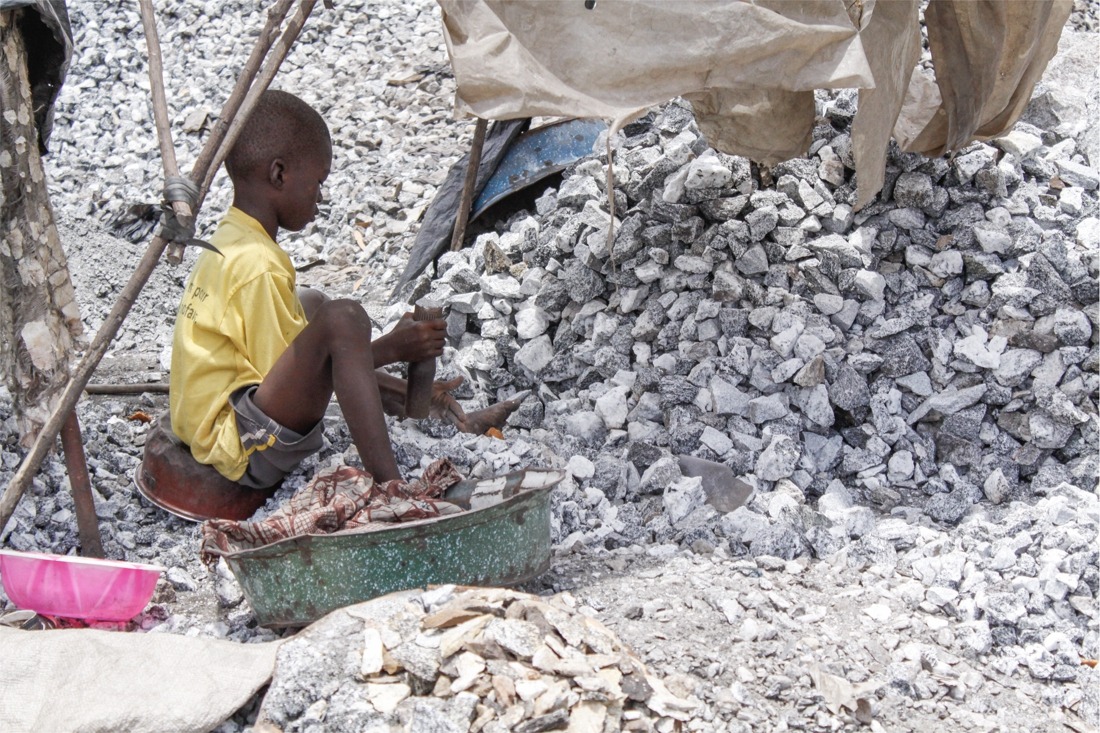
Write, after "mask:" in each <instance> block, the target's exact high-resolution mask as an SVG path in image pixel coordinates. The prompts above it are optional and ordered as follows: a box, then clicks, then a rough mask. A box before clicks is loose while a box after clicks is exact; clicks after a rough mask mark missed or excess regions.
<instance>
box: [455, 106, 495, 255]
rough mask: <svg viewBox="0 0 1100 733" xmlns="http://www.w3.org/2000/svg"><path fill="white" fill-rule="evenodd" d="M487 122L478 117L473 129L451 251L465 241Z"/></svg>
mask: <svg viewBox="0 0 1100 733" xmlns="http://www.w3.org/2000/svg"><path fill="white" fill-rule="evenodd" d="M488 124H489V123H488V122H486V121H485V120H484V119H482V118H480V117H478V118H477V125H476V126H475V127H474V142H473V144H472V145H471V146H470V163H469V165H467V166H466V182H465V183H464V184H463V185H462V200H461V201H459V202H458V218H457V219H456V220H455V229H454V232H453V233H452V234H451V251H452V252H457V251H458V250H460V249H462V241H463V240H464V239H466V223H467V222H468V221H469V220H470V207H471V206H473V203H474V186H476V185H477V169H478V168H480V167H481V150H482V148H484V147H485V129H486V127H488Z"/></svg>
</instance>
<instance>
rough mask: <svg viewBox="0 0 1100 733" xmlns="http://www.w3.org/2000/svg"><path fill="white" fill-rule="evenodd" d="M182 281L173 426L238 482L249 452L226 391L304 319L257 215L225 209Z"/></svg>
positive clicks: (199, 455) (245, 380) (285, 263)
mask: <svg viewBox="0 0 1100 733" xmlns="http://www.w3.org/2000/svg"><path fill="white" fill-rule="evenodd" d="M210 243H211V244H212V245H214V246H215V247H217V248H218V250H219V251H221V253H222V256H219V255H217V254H215V253H213V252H209V251H206V250H204V251H203V252H202V254H200V255H199V258H198V261H197V262H196V263H195V269H194V270H193V271H192V273H191V277H190V278H189V279H188V281H187V288H186V290H184V293H183V298H182V299H181V302H180V307H179V312H178V313H177V314H176V327H175V333H174V335H173V338H172V372H171V380H170V387H169V393H170V394H169V405H170V409H171V414H172V428H173V430H175V433H176V435H178V436H179V437H180V440H182V441H183V442H184V443H187V444H188V445H189V446H191V454H192V455H193V456H194V457H195V459H196V460H198V461H199V462H200V463H207V464H210V465H213V466H214V467H215V468H217V469H218V471H219V472H220V473H221V474H222V475H223V476H225V477H227V478H230V479H233V480H237V479H239V478H240V477H241V476H242V475H243V474H244V472H245V469H246V468H247V466H248V456H247V455H246V454H245V450H244V448H243V446H242V445H241V439H240V435H239V434H238V432H237V420H236V417H235V416H234V414H233V408H232V407H231V406H230V405H229V395H230V394H232V393H233V391H234V390H236V389H237V388H238V387H242V386H244V385H248V384H259V383H260V382H262V381H263V378H264V376H265V375H266V374H267V373H268V372H269V371H270V370H271V367H272V366H274V365H275V362H276V360H278V358H279V356H280V355H282V353H283V352H284V351H285V350H286V348H287V346H288V345H289V344H290V342H291V341H293V340H294V338H295V337H296V336H297V335H298V334H299V333H300V332H301V330H302V329H303V328H305V325H306V316H305V312H304V311H303V310H302V303H301V301H300V300H299V299H298V294H297V292H296V290H295V284H296V276H295V273H294V266H293V265H292V264H291V262H290V257H288V256H287V254H286V252H284V251H283V250H282V249H281V248H280V247H279V245H277V244H276V243H275V240H273V239H272V238H271V237H269V236H268V234H267V232H266V231H264V228H263V227H262V226H261V225H260V223H259V222H258V221H256V220H255V219H253V218H252V217H251V216H248V215H247V214H245V213H244V212H243V211H241V210H240V209H236V208H230V209H229V212H228V213H227V214H226V215H225V218H224V219H222V221H221V223H220V224H219V225H218V230H217V232H215V233H214V236H213V237H212V238H211V239H210Z"/></svg>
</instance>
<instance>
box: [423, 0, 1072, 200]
mask: <svg viewBox="0 0 1100 733" xmlns="http://www.w3.org/2000/svg"><path fill="white" fill-rule="evenodd" d="M438 2H439V5H440V7H441V9H442V13H443V28H444V36H445V38H446V41H447V47H448V50H449V53H450V57H451V64H452V67H453V68H454V72H455V78H456V80H457V86H458V89H457V94H456V100H455V107H456V112H457V113H459V114H472V115H476V116H478V117H483V118H487V119H513V118H517V117H534V116H553V117H558V116H560V117H594V118H602V119H607V120H610V121H611V122H612V123H613V125H615V126H616V127H618V126H621V125H623V124H625V123H626V122H628V121H629V120H631V119H633V118H635V117H637V116H638V115H640V114H641V113H642V112H643V111H644V110H645V109H647V108H648V107H651V106H653V105H657V104H661V103H663V102H666V101H668V100H669V99H672V98H674V97H678V96H679V97H684V98H686V99H688V100H690V101H691V103H692V105H693V107H694V108H695V111H696V118H697V121H698V123H699V127H700V130H701V131H702V132H703V133H704V135H706V137H707V140H708V142H710V144H711V145H712V146H713V147H715V148H717V149H719V150H722V151H724V152H727V153H731V154H737V155H744V156H746V157H749V158H752V159H754V160H757V161H759V162H761V163H765V164H774V163H776V162H779V161H781V160H785V159H787V158H791V157H795V156H797V155H801V154H803V153H805V152H806V150H807V148H808V146H809V143H810V135H811V132H812V129H813V125H814V119H815V110H814V96H813V91H814V90H815V89H839V88H858V89H860V90H861V92H860V96H859V106H858V108H857V113H856V120H855V122H854V123H853V130H852V136H853V149H854V153H855V159H856V172H857V181H858V187H859V189H858V194H859V204H860V205H862V204H864V203H866V202H867V201H869V200H870V199H871V198H872V197H873V196H874V194H875V193H877V191H878V190H879V189H880V188H881V186H882V179H883V170H884V166H885V159H886V147H887V143H888V141H889V139H890V137H891V135H894V136H896V137H897V138H898V141H899V143H900V144H902V146H903V147H904V148H905V149H907V150H912V151H917V152H922V153H926V154H930V155H939V154H941V153H943V152H944V151H945V150H954V149H958V148H960V147H962V146H964V145H966V144H967V143H969V142H970V141H972V140H975V139H989V138H992V137H996V136H999V135H1001V134H1003V133H1004V132H1006V131H1007V130H1008V129H1010V128H1011V126H1012V124H1013V123H1014V122H1015V121H1016V119H1017V117H1018V116H1019V115H1020V113H1021V112H1022V111H1023V108H1024V106H1025V105H1026V103H1027V101H1028V99H1029V98H1030V95H1031V90H1032V88H1033V87H1034V85H1035V83H1036V82H1037V81H1038V80H1039V77H1040V76H1041V74H1042V71H1043V69H1044V68H1045V67H1046V64H1047V62H1048V61H1049V60H1050V58H1051V56H1053V54H1054V52H1055V50H1056V47H1057V42H1058V37H1059V35H1060V33H1061V28H1062V26H1063V25H1064V24H1065V22H1066V20H1067V19H1068V17H1069V13H1070V10H1072V0H1011V1H1008V0H1004V1H998V0H994V1H992V2H975V1H974V0H931V2H930V3H929V4H928V7H927V9H926V12H925V22H926V25H927V28H928V37H929V43H930V47H931V52H932V65H933V71H934V81H933V80H932V76H931V72H925V71H924V70H921V69H919V67H918V62H919V60H920V50H921V39H920V7H921V3H920V0H755V1H754V0H676V2H669V1H668V0H597V1H596V2H595V4H594V7H593V8H591V9H588V8H587V7H586V4H585V3H584V2H583V1H582V0H438ZM915 69H916V70H917V73H914V70H915ZM930 85H931V86H930Z"/></svg>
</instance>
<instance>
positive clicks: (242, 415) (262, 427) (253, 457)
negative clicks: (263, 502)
mask: <svg viewBox="0 0 1100 733" xmlns="http://www.w3.org/2000/svg"><path fill="white" fill-rule="evenodd" d="M259 386H260V385H258V384H251V385H248V386H246V387H241V388H240V389H238V390H237V391H235V392H234V393H233V394H232V395H230V396H229V404H230V405H232V406H233V411H234V412H235V413H236V414H237V432H239V433H240V435H241V445H242V446H244V450H245V452H246V453H247V454H248V468H247V469H245V472H244V475H243V476H241V477H240V478H239V479H237V483H239V484H241V485H242V486H248V487H250V488H253V489H266V488H268V487H269V486H274V485H275V484H277V483H279V482H280V481H282V480H283V477H284V476H286V475H287V474H288V473H290V472H291V471H293V470H294V469H295V468H296V467H297V466H298V464H299V463H301V462H302V461H303V460H305V459H306V458H308V457H309V456H311V455H313V454H314V453H316V452H317V451H319V450H321V446H322V445H323V444H324V438H323V432H324V422H323V421H320V422H318V423H317V424H316V425H314V426H313V429H312V430H310V431H309V432H308V433H306V434H305V435H299V434H298V433H296V432H294V431H293V430H291V429H290V428H288V427H286V426H285V425H280V424H279V423H277V422H275V421H274V420H272V419H271V418H270V417H268V416H267V415H266V414H264V412H263V410H261V409H260V408H258V407H256V403H254V402H253V401H252V395H253V394H254V393H255V392H256V388H257V387H259Z"/></svg>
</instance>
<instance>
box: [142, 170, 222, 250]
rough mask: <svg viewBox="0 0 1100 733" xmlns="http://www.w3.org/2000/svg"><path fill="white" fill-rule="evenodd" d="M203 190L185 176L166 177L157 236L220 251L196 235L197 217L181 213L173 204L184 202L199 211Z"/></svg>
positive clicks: (191, 208)
mask: <svg viewBox="0 0 1100 733" xmlns="http://www.w3.org/2000/svg"><path fill="white" fill-rule="evenodd" d="M201 195H202V194H201V192H200V190H199V187H198V185H197V184H196V183H195V182H194V181H192V180H191V179H190V178H186V177H185V176H168V177H167V178H165V179H164V190H163V191H162V193H161V196H162V199H163V202H162V203H161V206H160V209H161V217H160V230H159V231H158V232H157V236H159V237H161V238H163V239H164V240H165V241H166V242H172V243H174V244H179V245H192V246H196V247H202V248H203V249H208V250H210V251H211V252H218V249H217V248H216V247H214V245H212V244H210V243H209V242H204V241H203V240H201V239H197V238H196V237H195V217H194V216H193V215H191V216H184V215H181V214H180V213H179V212H178V211H177V210H176V207H175V206H173V204H176V203H182V204H184V205H185V206H186V207H187V209H188V210H189V211H198V208H199V198H200V197H201ZM218 254H221V252H218Z"/></svg>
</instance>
